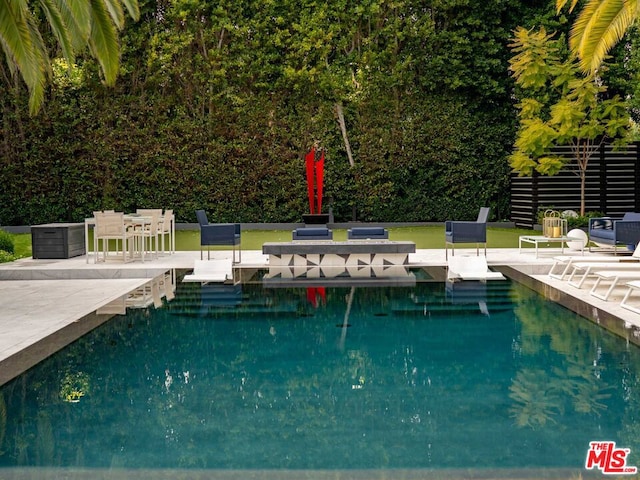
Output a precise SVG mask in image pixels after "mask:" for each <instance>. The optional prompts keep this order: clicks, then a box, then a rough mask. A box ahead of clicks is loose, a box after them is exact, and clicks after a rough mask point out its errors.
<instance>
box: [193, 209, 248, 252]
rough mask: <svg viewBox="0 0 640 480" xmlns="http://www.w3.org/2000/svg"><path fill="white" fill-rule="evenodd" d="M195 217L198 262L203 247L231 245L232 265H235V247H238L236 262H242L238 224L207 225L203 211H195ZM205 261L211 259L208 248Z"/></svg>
mask: <svg viewBox="0 0 640 480" xmlns="http://www.w3.org/2000/svg"><path fill="white" fill-rule="evenodd" d="M196 217H198V223H199V224H200V260H202V251H203V249H202V247H203V246H207V247H209V246H211V245H231V246H233V263H236V245H238V262H242V249H241V248H240V235H241V232H240V224H239V223H209V221H208V220H207V214H206V213H205V211H204V210H196ZM207 259H208V260H210V259H211V254H210V250H209V248H207Z"/></svg>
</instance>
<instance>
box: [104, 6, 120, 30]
mask: <svg viewBox="0 0 640 480" xmlns="http://www.w3.org/2000/svg"><path fill="white" fill-rule="evenodd" d="M102 1H103V2H104V6H105V8H106V10H107V12H109V15H111V20H113V23H114V24H115V26H116V27H117V28H118V30H122V28H123V27H124V10H123V9H122V2H121V0H102Z"/></svg>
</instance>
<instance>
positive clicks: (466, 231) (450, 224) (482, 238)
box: [444, 207, 490, 259]
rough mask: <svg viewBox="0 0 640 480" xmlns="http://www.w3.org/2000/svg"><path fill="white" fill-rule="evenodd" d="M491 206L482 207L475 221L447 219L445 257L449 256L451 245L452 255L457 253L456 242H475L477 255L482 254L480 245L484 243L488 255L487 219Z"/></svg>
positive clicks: (445, 225) (445, 226)
mask: <svg viewBox="0 0 640 480" xmlns="http://www.w3.org/2000/svg"><path fill="white" fill-rule="evenodd" d="M489 210H490V209H489V207H482V208H481V209H480V212H479V213H478V218H477V220H476V221H475V222H473V221H466V222H465V221H452V220H447V221H446V222H445V224H444V241H445V258H447V259H448V258H449V245H451V255H455V247H454V245H455V244H456V243H475V244H476V255H480V248H479V245H480V244H481V243H483V244H484V254H485V256H486V255H487V220H488V219H489Z"/></svg>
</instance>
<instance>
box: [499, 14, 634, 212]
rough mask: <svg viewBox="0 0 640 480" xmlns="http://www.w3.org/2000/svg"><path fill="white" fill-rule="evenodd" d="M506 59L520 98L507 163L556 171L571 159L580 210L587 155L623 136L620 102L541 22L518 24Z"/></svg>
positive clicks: (525, 170)
mask: <svg viewBox="0 0 640 480" xmlns="http://www.w3.org/2000/svg"><path fill="white" fill-rule="evenodd" d="M510 46H511V48H512V50H513V52H514V56H513V57H512V59H511V60H510V66H511V71H512V72H513V76H514V79H515V81H516V85H517V86H518V88H519V90H518V92H519V93H518V96H519V98H520V103H519V104H518V105H517V107H518V109H519V111H520V115H519V120H520V123H519V128H518V131H517V134H516V140H515V144H514V152H513V153H512V155H511V156H510V157H509V160H510V164H511V166H512V167H513V169H514V170H515V171H517V172H518V173H519V174H520V175H531V174H532V173H533V170H536V171H538V172H539V173H541V174H543V175H555V174H557V173H558V172H559V171H560V170H562V168H563V167H564V166H565V164H567V163H569V162H571V161H573V162H574V163H575V165H576V166H577V168H578V172H579V173H578V175H579V177H580V181H581V206H580V212H581V213H582V214H584V208H585V198H584V196H585V178H586V169H587V165H588V162H589V160H590V159H591V157H592V156H593V155H595V154H596V152H597V151H598V150H599V148H600V146H601V145H602V143H603V142H604V141H606V140H613V139H615V140H618V141H619V142H623V141H624V139H625V138H626V137H627V131H628V129H629V115H628V113H627V110H626V104H625V102H624V101H623V100H622V98H621V97H620V96H619V95H611V96H605V93H606V91H607V88H606V86H605V85H603V84H602V81H601V79H600V78H596V77H595V76H594V75H586V76H585V75H583V74H582V72H581V71H580V69H579V66H578V62H577V61H576V59H575V58H574V57H572V56H571V55H569V54H568V53H567V47H566V41H565V39H564V37H563V36H560V37H559V38H557V39H556V38H555V35H554V34H547V32H546V30H545V28H544V27H541V28H540V29H538V30H537V31H533V30H527V29H525V28H523V27H518V28H517V29H516V31H515V34H514V40H513V42H512V43H511V45H510ZM562 145H570V146H571V147H572V148H571V154H570V155H567V156H564V155H552V154H551V150H552V148H553V147H555V146H562Z"/></svg>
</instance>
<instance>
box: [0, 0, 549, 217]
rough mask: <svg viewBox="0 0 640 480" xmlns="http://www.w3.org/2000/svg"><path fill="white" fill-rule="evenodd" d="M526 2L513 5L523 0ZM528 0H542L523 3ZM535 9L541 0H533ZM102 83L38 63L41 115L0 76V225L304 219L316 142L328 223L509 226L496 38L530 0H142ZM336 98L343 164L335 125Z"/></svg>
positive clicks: (504, 112) (504, 37)
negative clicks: (42, 69) (46, 83)
mask: <svg viewBox="0 0 640 480" xmlns="http://www.w3.org/2000/svg"><path fill="white" fill-rule="evenodd" d="M523 3H525V2H523ZM540 4H541V5H542V4H543V2H540ZM545 5H546V3H545ZM141 8H142V19H141V21H140V22H138V23H136V24H131V25H128V27H127V28H128V29H127V30H126V31H125V32H124V34H123V37H122V50H123V59H122V73H121V76H120V78H119V80H118V83H117V86H116V87H115V88H113V89H107V88H105V87H104V86H103V85H102V84H101V83H100V78H99V74H98V69H97V68H96V66H95V64H94V63H92V61H91V59H84V60H80V61H79V62H78V64H77V65H76V66H75V67H74V68H72V69H70V70H67V69H65V68H59V69H54V72H53V73H54V76H53V80H52V85H51V89H50V95H49V97H48V99H47V102H46V104H45V107H44V109H43V111H42V112H41V113H40V114H39V115H38V116H37V117H35V118H29V116H28V114H27V110H26V105H27V102H26V99H25V92H24V89H23V88H21V87H20V86H19V85H18V86H16V85H15V84H14V83H13V80H11V79H12V77H11V75H10V72H8V71H7V70H6V67H4V65H3V66H2V67H1V68H2V72H0V73H2V75H0V92H1V93H0V108H1V109H2V123H1V125H0V128H1V130H2V142H1V143H0V177H1V178H2V184H3V188H1V189H0V224H4V225H12V224H14V225H15V224H35V223H43V222H52V221H80V220H82V219H83V218H84V217H86V216H87V215H90V214H91V212H92V211H93V210H96V209H102V208H115V209H118V210H125V211H129V210H133V209H135V208H138V207H165V208H173V209H174V210H175V212H176V215H177V219H178V221H194V220H195V215H194V210H195V209H197V208H204V209H206V210H207V211H208V212H209V215H210V217H211V218H212V219H213V220H214V221H223V222H224V221H242V222H290V221H299V220H300V219H301V215H302V214H303V213H306V212H307V208H308V207H307V200H306V183H305V177H304V171H305V170H304V161H303V159H304V154H305V153H306V152H307V151H308V149H309V148H310V147H311V145H313V144H314V142H317V143H318V144H319V145H320V146H321V147H323V148H325V149H326V173H325V177H326V186H325V211H328V208H329V206H331V208H332V209H333V212H334V215H335V218H336V220H338V221H340V220H351V219H352V218H353V215H354V212H355V215H356V218H357V219H358V220H364V221H440V220H444V219H446V218H459V219H463V218H474V217H475V215H476V213H477V209H478V207H479V206H482V205H489V206H491V207H492V210H493V216H494V218H499V219H503V218H508V216H509V205H508V196H509V195H508V188H509V169H508V166H507V161H506V157H507V155H508V154H509V152H510V151H511V145H512V141H513V130H514V127H513V124H514V121H513V117H514V113H513V108H512V105H511V98H510V91H511V82H510V79H509V76H508V72H507V59H508V48H507V47H506V45H507V44H508V42H509V36H510V32H511V30H512V28H513V27H515V25H516V23H518V22H520V21H521V20H522V15H532V14H533V13H534V12H535V13H536V14H540V11H542V10H545V11H546V9H548V8H549V6H545V7H544V8H543V7H542V6H540V7H535V8H534V7H532V4H531V2H526V5H520V2H506V1H504V0H490V1H488V2H469V1H467V0H447V1H446V2H443V1H430V2H417V1H401V2H395V3H394V4H389V3H388V2H384V1H382V0H367V1H366V2H348V1H347V0H334V1H332V2H329V3H328V4H327V3H326V2H325V3H322V2H320V3H318V2H316V1H312V0H306V1H289V0H286V1H284V0H283V1H281V2H255V1H249V0H235V1H231V0H229V1H221V2H210V1H206V0H171V1H169V0H157V1H151V0H149V1H141ZM337 105H342V106H343V111H344V118H345V122H346V126H347V132H348V139H349V142H350V145H351V148H352V150H353V157H354V166H351V165H350V164H349V161H348V158H347V154H346V149H345V143H344V141H343V137H342V134H341V130H340V128H339V124H338V121H337V113H336V112H337V110H336V106H337Z"/></svg>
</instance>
